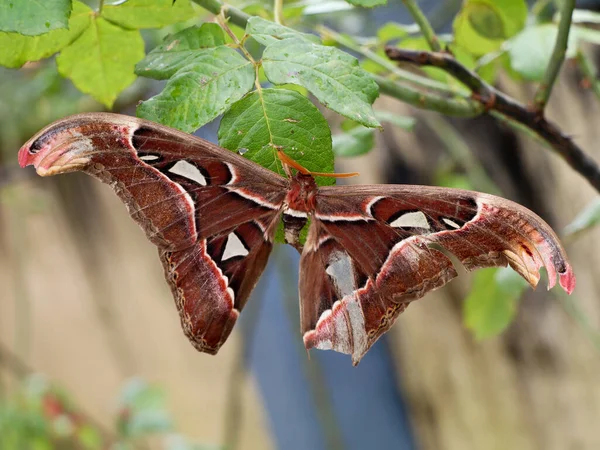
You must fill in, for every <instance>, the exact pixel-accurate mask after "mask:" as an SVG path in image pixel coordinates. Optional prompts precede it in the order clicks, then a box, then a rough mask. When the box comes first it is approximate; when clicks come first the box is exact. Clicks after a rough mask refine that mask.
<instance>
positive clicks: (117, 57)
mask: <svg viewBox="0 0 600 450" xmlns="http://www.w3.org/2000/svg"><path fill="white" fill-rule="evenodd" d="M143 57H144V41H143V40H142V37H141V35H140V33H139V31H129V30H125V29H123V28H120V27H118V26H116V25H113V24H112V23H110V22H108V21H107V20H105V19H103V18H102V17H94V16H92V19H91V25H90V26H88V27H87V28H86V29H85V31H84V32H83V33H82V34H81V36H79V38H78V39H77V40H76V41H75V42H73V43H72V44H71V45H69V46H68V47H66V48H65V49H63V50H62V51H61V53H60V55H59V56H58V57H57V58H56V64H57V66H58V71H59V73H60V74H61V75H63V76H64V77H67V78H70V79H71V80H72V81H73V84H75V86H77V88H78V89H79V90H80V91H81V92H85V93H88V94H92V96H93V97H94V98H95V99H96V100H98V101H99V102H100V103H103V104H104V105H106V106H107V107H109V108H110V107H111V106H112V104H113V103H114V101H115V99H116V98H117V95H119V93H120V92H121V91H122V90H123V89H125V88H126V87H127V86H129V85H130V84H131V83H133V81H134V80H135V74H134V73H133V69H134V67H135V63H136V61H138V60H140V59H141V58H143Z"/></svg>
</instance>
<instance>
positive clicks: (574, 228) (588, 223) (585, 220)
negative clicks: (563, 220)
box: [565, 198, 600, 236]
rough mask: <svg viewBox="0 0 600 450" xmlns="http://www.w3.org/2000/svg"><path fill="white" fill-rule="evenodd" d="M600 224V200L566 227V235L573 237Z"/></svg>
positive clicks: (587, 207)
mask: <svg viewBox="0 0 600 450" xmlns="http://www.w3.org/2000/svg"><path fill="white" fill-rule="evenodd" d="M599 223H600V198H597V199H595V200H594V201H593V202H591V203H590V204H589V205H587V206H586V207H585V208H584V209H583V211H581V212H580V213H579V214H577V217H575V219H573V221H572V222H571V223H570V224H569V225H567V226H566V227H565V235H567V236H569V235H573V234H576V233H580V232H582V231H585V230H588V229H590V228H592V227H595V226H596V225H598V224H599Z"/></svg>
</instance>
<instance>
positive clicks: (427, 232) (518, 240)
mask: <svg viewBox="0 0 600 450" xmlns="http://www.w3.org/2000/svg"><path fill="white" fill-rule="evenodd" d="M316 205H317V206H316V211H315V213H314V217H312V225H311V230H310V232H309V238H308V239H307V244H306V246H305V249H304V253H303V255H302V260H301V271H300V273H301V284H300V297H301V298H300V302H301V305H302V306H301V308H302V310H303V314H302V331H303V333H304V341H305V345H306V346H307V348H312V347H317V348H322V349H329V348H331V349H334V350H337V351H341V352H344V353H350V354H352V359H353V362H354V363H355V364H356V363H358V361H360V359H361V358H362V356H363V355H364V354H365V353H366V351H367V350H368V348H369V347H370V346H371V345H373V343H374V342H375V341H376V340H377V339H378V338H379V337H380V336H381V335H382V334H383V333H384V332H385V331H387V329H389V327H390V326H391V324H392V323H393V322H394V320H395V318H396V317H397V315H398V314H399V313H400V312H402V311H403V310H404V309H405V308H406V306H407V305H408V303H409V302H410V301H412V300H414V299H417V298H420V297H422V296H423V295H425V293H427V292H429V291H431V290H433V289H437V288H439V287H441V286H443V285H444V284H446V283H447V282H448V281H450V280H451V279H452V278H454V277H455V276H456V274H457V272H456V270H455V268H454V266H453V264H452V262H451V260H450V259H449V258H448V257H447V256H446V255H445V254H444V251H447V252H450V253H452V254H453V255H454V256H455V257H456V259H458V261H460V263H461V264H462V265H463V266H464V267H465V268H466V269H467V270H475V269H477V268H482V267H493V266H506V265H507V264H509V265H510V266H511V267H512V268H513V269H515V270H516V271H517V272H518V273H520V274H521V275H522V276H523V277H524V278H525V279H526V280H527V281H528V282H529V283H530V284H531V285H532V286H536V285H537V283H538V281H539V279H540V274H539V269H540V268H541V267H543V266H545V267H546V270H547V272H548V277H549V287H552V286H553V285H554V284H555V282H556V275H557V274H558V276H559V281H560V284H561V286H562V287H563V288H564V289H565V290H566V291H567V292H571V291H572V290H573V288H574V284H575V278H574V276H573V273H572V270H571V267H570V265H569V263H568V260H567V257H566V253H565V251H564V249H563V248H562V246H561V244H560V242H559V240H558V238H557V237H556V235H555V234H554V232H553V231H552V229H551V228H550V227H549V226H548V225H547V224H546V223H545V222H544V221H543V220H542V219H540V218H539V217H538V216H536V215H535V214H534V213H533V212H531V211H529V210H527V209H526V208H523V207H522V206H520V205H518V204H516V203H514V202H511V201H508V200H505V199H502V198H499V197H495V196H491V195H486V194H479V193H476V192H470V191H463V190H455V189H445V188H436V187H427V186H352V187H337V188H336V187H333V188H322V189H321V190H320V191H319V195H318V197H317V202H316ZM436 247H438V248H439V247H442V250H441V251H440V249H438V248H436ZM357 327H358V328H360V329H359V330H357V329H356V328H357ZM363 337H364V338H365V339H366V341H365V340H364V339H362V338H363ZM357 338H358V339H357ZM363 341H364V342H363Z"/></svg>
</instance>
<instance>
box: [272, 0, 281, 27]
mask: <svg viewBox="0 0 600 450" xmlns="http://www.w3.org/2000/svg"><path fill="white" fill-rule="evenodd" d="M273 14H274V17H273V20H274V21H275V23H278V24H279V25H283V0H275V2H274V4H273Z"/></svg>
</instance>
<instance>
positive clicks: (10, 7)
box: [0, 0, 71, 36]
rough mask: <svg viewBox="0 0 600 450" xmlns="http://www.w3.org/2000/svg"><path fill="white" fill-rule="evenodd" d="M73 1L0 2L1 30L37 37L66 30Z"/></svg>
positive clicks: (27, 0)
mask: <svg viewBox="0 0 600 450" xmlns="http://www.w3.org/2000/svg"><path fill="white" fill-rule="evenodd" d="M70 14H71V0H44V1H39V0H4V1H2V2H0V30H2V31H8V32H15V33H21V34H25V35H29V36H36V35H39V34H43V33H47V32H48V31H51V30H56V29H58V28H66V27H67V24H68V20H69V15H70Z"/></svg>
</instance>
